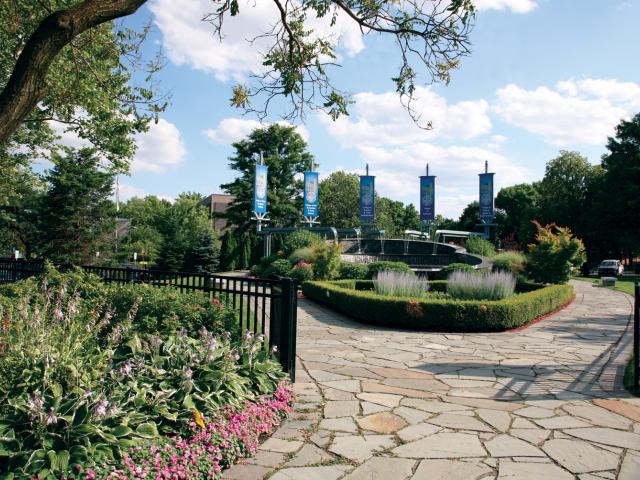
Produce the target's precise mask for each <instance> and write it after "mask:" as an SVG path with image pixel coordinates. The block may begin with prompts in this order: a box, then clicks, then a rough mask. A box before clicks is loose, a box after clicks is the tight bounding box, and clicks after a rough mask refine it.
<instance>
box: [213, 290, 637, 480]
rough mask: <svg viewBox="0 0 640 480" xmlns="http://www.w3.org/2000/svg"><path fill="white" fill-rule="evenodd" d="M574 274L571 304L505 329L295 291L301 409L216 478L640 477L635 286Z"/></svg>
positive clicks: (585, 479)
mask: <svg viewBox="0 0 640 480" xmlns="http://www.w3.org/2000/svg"><path fill="white" fill-rule="evenodd" d="M573 285H574V288H575V291H576V299H575V301H574V302H573V303H572V304H571V305H570V306H568V307H567V308H565V309H564V310H562V311H560V312H558V313H556V314H555V315H553V316H551V317H549V318H547V319H545V320H544V321H542V322H540V323H537V324H535V325H532V326H531V327H529V328H526V329H524V330H521V331H519V332H502V333H469V334H460V333H431V332H417V331H401V330H393V329H385V328H377V327H372V326H369V325H364V324H361V323H356V322H354V321H351V320H349V319H347V318H345V317H344V316H342V315H339V314H337V313H335V312H333V311H331V310H329V309H327V308H325V307H323V306H320V305H318V304H315V303H312V302H309V301H305V300H301V301H300V302H299V309H298V323H299V334H298V357H299V359H298V360H299V362H298V378H297V380H298V382H297V383H296V384H295V391H296V394H297V396H298V403H297V404H296V406H295V411H294V412H293V414H292V416H291V418H290V419H289V420H288V421H287V422H285V423H284V424H283V426H282V427H281V429H280V430H279V432H276V434H275V435H274V436H273V437H272V438H271V439H269V440H267V441H266V442H265V443H264V444H263V445H262V446H261V447H260V449H259V451H258V454H257V455H256V456H255V457H254V458H252V459H247V460H246V464H244V465H236V466H234V467H233V468H231V469H229V470H227V471H226V472H225V473H224V478H228V479H230V480H231V479H235V480H241V479H247V480H259V479H262V478H269V479H272V480H314V479H322V480H334V479H335V480H338V479H348V480H360V479H363V480H364V479H381V480H382V479H390V480H403V479H407V480H408V479H411V480H423V479H424V480H426V479H428V480H437V479H443V480H444V479H446V480H456V479H460V480H463V479H464V480H467V479H478V480H479V479H482V480H484V479H514V480H516V479H517V480H527V479H531V480H540V479H542V480H565V479H566V480H569V479H573V480H576V479H577V480H602V479H614V480H615V479H618V480H623V479H624V480H638V479H640V399H636V398H633V397H631V396H630V395H629V394H627V393H626V391H624V389H623V388H622V387H621V383H620V382H621V377H620V372H621V367H622V366H623V365H624V364H625V362H626V360H627V359H628V356H629V348H630V347H629V342H625V341H621V338H623V335H624V334H625V332H627V328H628V326H629V320H630V314H631V298H630V297H629V296H627V295H625V294H622V293H620V292H615V291H612V290H608V289H603V288H598V287H596V286H594V285H592V284H587V283H583V282H574V283H573ZM627 336H628V335H627ZM625 338H626V337H625Z"/></svg>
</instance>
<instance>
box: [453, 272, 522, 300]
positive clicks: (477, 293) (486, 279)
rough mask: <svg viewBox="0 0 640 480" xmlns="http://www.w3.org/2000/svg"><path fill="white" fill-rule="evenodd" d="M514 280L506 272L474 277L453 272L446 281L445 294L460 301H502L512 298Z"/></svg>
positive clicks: (465, 273)
mask: <svg viewBox="0 0 640 480" xmlns="http://www.w3.org/2000/svg"><path fill="white" fill-rule="evenodd" d="M515 288H516V279H515V278H514V277H513V275H511V274H510V273H507V272H493V273H486V274H480V275H476V274H474V273H469V272H460V271H458V272H453V273H452V274H451V275H449V279H448V281H447V293H449V295H451V296H452V297H453V298H457V299H460V300H504V299H506V298H510V297H511V296H513V292H514V291H515Z"/></svg>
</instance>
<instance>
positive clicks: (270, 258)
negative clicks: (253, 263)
mask: <svg viewBox="0 0 640 480" xmlns="http://www.w3.org/2000/svg"><path fill="white" fill-rule="evenodd" d="M279 258H280V257H279V256H278V255H277V254H275V253H272V254H271V255H267V256H266V257H262V258H260V266H261V267H262V268H267V267H269V266H271V264H272V263H273V262H275V261H276V260H278V259H279Z"/></svg>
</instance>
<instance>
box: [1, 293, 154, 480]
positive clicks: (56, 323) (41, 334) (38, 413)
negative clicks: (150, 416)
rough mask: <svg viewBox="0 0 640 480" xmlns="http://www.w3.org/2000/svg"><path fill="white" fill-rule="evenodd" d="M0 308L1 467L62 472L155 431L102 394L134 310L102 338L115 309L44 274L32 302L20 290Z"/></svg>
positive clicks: (51, 474)
mask: <svg viewBox="0 0 640 480" xmlns="http://www.w3.org/2000/svg"><path fill="white" fill-rule="evenodd" d="M0 315H1V316H2V327H1V332H0V334H1V338H2V347H1V348H0V438H1V439H2V444H1V446H0V475H2V474H5V478H12V476H13V475H15V476H16V477H20V476H22V477H25V476H27V478H32V477H34V476H35V475H38V476H39V478H40V479H44V478H59V477H60V473H61V472H64V471H65V470H66V468H67V466H68V465H69V464H70V463H73V462H81V461H83V460H84V459H86V458H101V457H105V458H111V457H114V456H116V455H117V454H118V451H119V450H120V448H122V447H128V446H130V445H132V443H131V442H132V441H133V440H134V439H135V438H136V437H137V438H142V437H145V436H146V437H148V436H153V435H154V433H155V427H154V426H153V425H152V424H149V425H146V426H140V427H139V431H138V432H137V433H136V431H134V430H133V429H132V428H130V427H129V419H128V417H127V415H126V412H125V411H123V410H122V409H119V408H117V407H116V406H108V405H107V404H106V403H105V400H104V398H105V392H106V391H107V390H108V389H109V385H108V383H107V382H105V381H104V380H105V377H106V376H107V374H108V372H109V371H110V369H111V368H112V356H113V353H114V351H115V346H116V345H117V343H118V342H119V340H120V338H121V337H122V336H123V335H125V334H126V330H127V328H128V326H129V325H130V323H131V320H132V318H133V316H134V315H135V311H132V312H130V316H129V319H128V321H127V322H123V323H122V324H120V325H119V326H118V328H117V329H114V330H112V331H111V333H110V334H109V335H108V336H107V340H106V344H105V345H100V344H99V343H98V339H97V335H96V334H97V333H99V332H101V331H102V330H103V329H105V328H106V327H107V325H108V324H109V321H110V316H111V314H110V311H109V310H108V309H106V308H104V309H88V308H87V307H86V306H85V305H84V304H83V302H82V299H81V298H80V295H79V293H78V291H77V290H74V291H72V292H70V291H69V289H68V287H67V285H65V284H61V285H59V286H58V287H57V288H55V289H54V288H51V287H50V286H49V285H48V283H47V282H44V283H43V284H42V285H41V286H40V292H39V294H38V293H37V292H34V294H33V295H32V296H31V302H29V301H28V300H27V299H26V298H23V299H21V300H20V301H19V302H18V303H17V306H14V307H13V308H12V307H10V306H6V307H5V310H4V311H3V312H1V313H0ZM141 423H142V422H141ZM145 423H146V422H145Z"/></svg>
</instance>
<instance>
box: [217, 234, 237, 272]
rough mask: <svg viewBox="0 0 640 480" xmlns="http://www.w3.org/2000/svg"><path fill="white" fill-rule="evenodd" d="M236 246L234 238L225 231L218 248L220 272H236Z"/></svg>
mask: <svg viewBox="0 0 640 480" xmlns="http://www.w3.org/2000/svg"><path fill="white" fill-rule="evenodd" d="M237 248H238V244H237V243H236V236H235V235H234V234H233V233H232V232H231V230H227V231H226V232H225V233H224V235H223V236H222V246H221V247H220V270H221V271H223V272H232V271H233V270H236V268H237V266H238V264H237V252H236V249H237Z"/></svg>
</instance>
